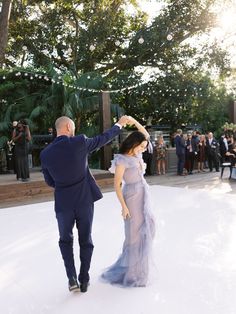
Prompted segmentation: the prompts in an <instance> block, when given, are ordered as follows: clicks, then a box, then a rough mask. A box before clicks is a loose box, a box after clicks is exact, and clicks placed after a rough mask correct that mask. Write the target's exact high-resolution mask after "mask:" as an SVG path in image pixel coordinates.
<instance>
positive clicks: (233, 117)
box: [229, 101, 236, 123]
mask: <svg viewBox="0 0 236 314" xmlns="http://www.w3.org/2000/svg"><path fill="white" fill-rule="evenodd" d="M229 120H230V122H232V123H236V101H231V102H230V103H229Z"/></svg>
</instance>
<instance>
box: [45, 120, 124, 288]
mask: <svg viewBox="0 0 236 314" xmlns="http://www.w3.org/2000/svg"><path fill="white" fill-rule="evenodd" d="M128 121H129V118H128V117H127V116H123V117H121V118H120V120H119V121H118V123H116V124H115V125H114V126H113V127H112V128H111V129H109V130H107V131H105V132H104V133H103V134H101V135H98V136H95V137H93V138H87V137H86V136H85V135H78V136H74V135H75V124H74V122H73V121H72V120H71V119H69V118H68V117H65V116H64V117H60V118H58V119H57V120H56V123H55V127H56V130H57V137H56V138H55V139H54V141H53V142H52V143H51V144H49V145H48V146H47V147H46V148H45V149H44V150H43V151H42V152H41V155H40V158H41V165H42V171H43V174H44V178H45V181H46V183H47V184H48V185H49V186H51V187H53V188H54V189H55V192H54V196H55V212H56V218H57V222H58V229H59V236H60V239H59V247H60V251H61V254H62V258H63V260H64V265H65V269H66V274H67V277H68V280H69V290H70V291H76V290H79V289H80V291H81V292H86V291H87V288H88V285H89V268H90V262H91V257H92V252H93V242H92V238H91V232H92V221H93V212H94V202H95V201H97V200H99V199H100V198H102V193H101V191H100V189H99V188H98V186H97V184H96V182H95V180H94V178H93V176H92V174H91V173H90V170H89V167H88V154H89V153H91V152H92V151H94V150H96V149H98V148H100V147H102V146H104V145H105V144H107V143H108V142H110V141H111V140H112V139H113V138H114V137H115V136H117V135H118V134H119V133H120V130H121V128H122V127H123V126H124V125H125V124H127V123H128ZM75 224H76V227H77V229H78V236H79V245H80V271H79V276H78V280H79V283H80V285H79V284H78V281H77V272H76V268H75V263H74V254H73V231H72V230H73V227H74V225H75Z"/></svg>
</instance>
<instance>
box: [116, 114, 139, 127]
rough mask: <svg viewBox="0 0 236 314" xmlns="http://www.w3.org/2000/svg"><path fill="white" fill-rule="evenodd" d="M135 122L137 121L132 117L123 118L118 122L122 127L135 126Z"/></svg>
mask: <svg viewBox="0 0 236 314" xmlns="http://www.w3.org/2000/svg"><path fill="white" fill-rule="evenodd" d="M135 122H136V120H135V119H134V118H133V117H131V116H122V117H121V118H120V119H119V121H118V123H119V124H120V125H122V126H126V125H134V124H135Z"/></svg>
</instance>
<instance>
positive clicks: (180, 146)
mask: <svg viewBox="0 0 236 314" xmlns="http://www.w3.org/2000/svg"><path fill="white" fill-rule="evenodd" d="M175 146H176V154H177V155H184V154H185V140H184V139H183V137H182V136H180V135H176V137H175Z"/></svg>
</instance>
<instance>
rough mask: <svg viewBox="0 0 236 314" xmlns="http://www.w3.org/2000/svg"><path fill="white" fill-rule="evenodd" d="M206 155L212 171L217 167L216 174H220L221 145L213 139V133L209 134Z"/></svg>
mask: <svg viewBox="0 0 236 314" xmlns="http://www.w3.org/2000/svg"><path fill="white" fill-rule="evenodd" d="M206 153H207V159H208V166H209V169H210V171H212V170H213V167H215V169H216V172H219V171H220V170H219V167H220V163H219V144H218V142H217V140H216V139H215V138H214V137H213V133H212V132H209V133H208V136H207V140H206Z"/></svg>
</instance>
